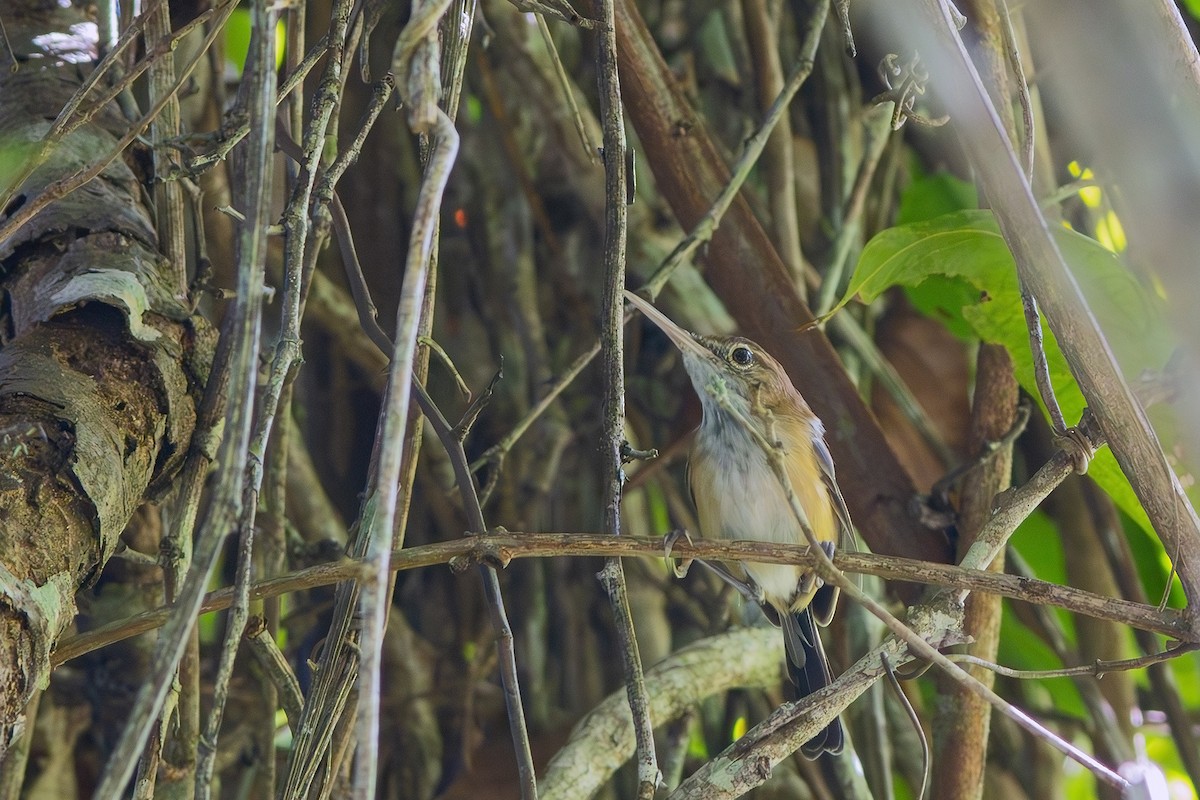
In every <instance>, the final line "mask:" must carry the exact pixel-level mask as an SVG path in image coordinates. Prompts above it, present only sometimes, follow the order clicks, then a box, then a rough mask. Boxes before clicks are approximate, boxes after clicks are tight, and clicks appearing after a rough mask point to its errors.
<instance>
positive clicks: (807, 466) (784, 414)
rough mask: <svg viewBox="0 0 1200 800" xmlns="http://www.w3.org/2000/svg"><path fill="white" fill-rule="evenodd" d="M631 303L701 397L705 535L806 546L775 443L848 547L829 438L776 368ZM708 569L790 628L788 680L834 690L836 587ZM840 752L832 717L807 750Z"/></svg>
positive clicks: (787, 468) (826, 539)
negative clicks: (673, 351)
mask: <svg viewBox="0 0 1200 800" xmlns="http://www.w3.org/2000/svg"><path fill="white" fill-rule="evenodd" d="M625 296H626V298H628V300H629V302H631V303H633V305H634V306H636V307H637V308H638V309H640V310H641V312H642V313H643V314H645V315H646V317H647V318H648V319H649V320H650V321H651V322H653V323H654V324H655V325H657V326H658V327H659V328H660V329H662V331H663V333H665V334H666V335H667V337H668V338H669V339H670V340H671V341H672V342H673V343H674V344H675V346H676V347H678V348H679V351H680V352H681V353H682V354H683V365H684V368H685V369H686V370H687V373H688V376H689V377H690V378H691V380H692V385H693V387H695V389H696V393H697V394H699V395H700V402H701V405H702V406H703V410H704V416H703V420H702V421H701V423H700V427H699V429H697V431H696V438H695V441H694V443H693V444H692V451H691V456H690V458H689V459H688V484H689V487H690V488H691V492H692V501H693V502H694V503H695V506H696V512H697V515H698V517H699V522H700V533H701V535H702V536H705V537H710V538H719V539H750V540H759V541H765V542H778V543H782V544H806V543H807V542H808V539H807V537H806V536H805V534H804V530H803V528H802V527H801V523H800V521H799V519H798V518H797V515H796V514H795V512H794V511H793V508H792V505H791V503H790V501H789V499H788V495H787V492H786V491H785V490H784V488H783V484H782V482H781V480H780V476H779V475H778V473H777V471H776V470H775V469H773V468H772V466H771V462H770V461H769V460H768V455H767V451H766V450H765V449H764V447H763V444H764V443H770V446H773V447H776V448H778V451H779V454H780V456H781V457H782V463H783V466H784V470H783V472H785V473H786V477H787V480H788V483H789V484H790V488H791V490H792V492H793V494H794V496H795V498H796V499H797V500H798V501H799V503H800V506H801V508H802V509H803V511H804V516H806V517H807V518H808V524H809V526H810V527H811V528H812V532H813V534H814V535H815V537H816V539H817V541H818V542H820V543H821V544H822V546H823V547H829V548H832V547H833V546H834V544H835V543H838V542H841V544H842V546H843V547H845V546H851V547H852V546H853V533H852V531H851V528H850V515H849V513H848V512H847V511H846V503H845V501H844V500H843V499H842V493H841V491H840V490H839V489H838V486H837V482H836V480H835V479H834V472H833V459H832V458H831V457H830V455H829V449H828V448H827V447H826V446H825V429H824V427H823V426H822V425H821V420H819V419H817V416H816V415H815V414H814V413H813V412H812V409H810V408H809V407H808V403H806V402H805V401H804V398H803V397H801V396H800V393H799V392H798V391H796V387H795V386H793V385H792V382H791V380H790V379H789V378H788V376H787V373H786V372H784V369H783V367H782V366H781V365H780V364H779V362H778V361H776V360H775V359H774V358H772V357H771V356H770V355H768V354H767V352H766V351H765V350H763V348H762V347H760V346H759V345H757V344H755V343H754V342H752V341H750V340H749V339H743V338H741V337H737V336H732V337H729V336H700V335H698V334H694V333H689V332H688V331H686V330H684V329H683V328H681V327H679V326H678V325H676V324H675V323H674V322H672V321H671V320H670V319H668V318H667V317H666V316H664V315H663V314H662V312H660V311H658V309H656V308H654V306H652V305H650V304H649V303H647V302H646V301H645V300H643V299H642V298H640V297H638V296H636V295H634V294H632V293H631V292H625ZM748 425H750V426H754V427H755V428H756V429H757V435H755V434H754V433H752V432H751V431H750V430H748V429H747V426H748ZM830 552H832V550H830ZM709 566H711V567H712V568H713V569H714V571H716V572H717V573H718V574H719V575H721V577H722V578H724V579H725V580H727V581H729V582H730V583H732V584H733V585H734V586H737V587H738V588H739V590H741V591H742V592H743V594H746V595H747V596H749V597H752V598H753V599H754V600H756V601H757V602H758V603H759V605H760V606H761V607H762V609H763V611H764V612H765V613H766V615H767V617H768V618H769V619H770V620H771V621H772V622H774V623H775V624H777V625H779V626H780V627H782V628H783V632H784V646H785V649H786V651H787V662H788V676H789V677H790V678H791V681H792V683H794V684H795V686H796V692H797V695H798V696H799V697H804V696H806V695H809V694H812V693H813V692H815V691H817V690H818V689H821V688H823V687H825V686H827V685H828V684H829V682H830V674H829V665H828V662H827V661H826V658H825V652H824V650H823V648H822V646H821V639H820V637H818V635H817V631H816V628H815V627H814V626H813V622H814V620H815V621H816V622H817V623H819V624H821V625H828V624H829V621H830V619H831V618H832V617H833V612H834V609H835V607H836V605H837V599H838V591H837V589H836V588H835V587H833V586H829V585H824V584H823V583H822V582H821V581H820V580H819V579H818V578H817V577H816V576H815V575H814V574H813V573H812V572H811V571H810V570H805V569H804V568H802V567H799V566H792V565H787V564H760V563H755V562H743V563H742V564H741V567H742V569H743V570H744V572H745V575H746V577H747V578H748V579H749V580H748V581H746V580H741V579H739V578H738V577H737V576H735V575H733V574H731V573H730V572H729V571H728V570H726V569H724V568H722V567H720V566H718V565H709ZM843 742H844V735H843V732H842V726H841V722H840V721H839V720H838V719H836V718H835V719H834V720H833V721H832V722H831V723H829V725H828V726H827V727H826V728H825V729H824V730H823V731H821V732H820V733H818V734H817V735H816V736H815V737H813V738H812V739H810V740H809V741H808V742H806V743H805V744H804V746H803V747H802V748H801V750H802V752H803V753H804V754H805V755H806V756H808V757H809V758H814V757H816V756H817V755H820V754H821V753H822V752H824V751H830V752H834V753H836V752H839V751H841V749H842V745H843Z"/></svg>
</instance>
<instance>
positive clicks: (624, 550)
mask: <svg viewBox="0 0 1200 800" xmlns="http://www.w3.org/2000/svg"><path fill="white" fill-rule="evenodd" d="M1067 461H1068V459H1067V458H1066V457H1065V456H1064V457H1063V463H1067ZM1065 470H1066V474H1069V472H1070V469H1069V464H1068V466H1067V467H1066V468H1065ZM1007 503H1014V504H1016V505H1019V506H1022V507H1024V506H1025V505H1026V504H1025V501H1024V500H1023V499H1014V498H1013V497H1012V496H1011V495H1009V496H1007V497H1006V501H1005V504H1007ZM1001 510H1002V511H1003V510H1004V506H1003V505H1002V506H1001ZM662 554H663V542H662V539H661V538H657V537H656V538H638V537H633V536H628V535H622V536H608V535H606V534H599V533H534V532H520V531H507V532H504V533H487V534H483V535H479V536H471V537H469V538H464V539H453V540H450V541H446V542H438V543H435V544H428V545H420V546H418V547H410V548H405V549H402V550H395V551H393V553H392V557H391V565H392V569H393V571H407V570H413V569H424V568H427V567H434V566H439V565H444V564H448V565H450V566H451V567H452V568H454V569H462V568H464V567H465V566H467V565H470V564H474V563H489V564H495V565H497V566H500V567H504V566H507V565H508V564H509V562H511V561H512V560H513V559H519V558H557V557H565V556H573V557H593V558H600V557H608V556H619V557H621V558H635V557H640V558H652V559H661V558H662ZM672 554H673V555H674V556H676V557H680V558H685V557H686V558H692V559H696V560H700V561H728V562H738V561H753V562H758V563H763V564H796V565H800V566H803V567H808V568H811V567H812V565H813V564H814V563H815V561H816V556H815V555H814V554H812V553H810V552H809V550H808V546H807V545H784V544H774V543H770V542H756V541H736V540H717V539H694V540H693V541H691V542H688V541H685V540H680V541H678V542H676V543H675V544H674V545H672ZM834 563H835V564H836V565H837V567H838V569H840V570H841V571H843V572H850V573H858V574H863V575H875V576H877V577H880V578H883V579H885V580H892V581H905V582H910V583H925V584H929V585H931V586H941V587H945V588H947V589H955V590H965V591H972V592H987V593H991V594H997V595H1000V596H1001V597H1009V598H1012V599H1014V600H1023V601H1025V602H1027V603H1034V604H1038V605H1047V606H1052V607H1055V608H1061V609H1064V610H1066V611H1071V612H1074V613H1076V614H1083V615H1086V616H1089V617H1094V618H1096V619H1105V620H1110V621H1112V622H1118V623H1120V624H1122V625H1128V626H1130V627H1132V628H1135V629H1137V630H1142V631H1148V632H1153V633H1160V634H1162V635H1164V636H1168V637H1171V638H1173V639H1178V640H1180V641H1194V640H1195V639H1194V637H1195V636H1196V634H1195V633H1193V632H1191V631H1189V630H1188V628H1187V625H1186V623H1185V621H1184V618H1183V615H1182V614H1181V613H1180V612H1179V611H1178V610H1175V609H1167V610H1166V611H1161V612H1160V611H1159V610H1158V608H1157V607H1155V606H1152V605H1150V604H1148V603H1144V602H1131V601H1129V600H1122V599H1120V598H1113V597H1104V596H1102V595H1098V594H1095V593H1093V592H1088V591H1085V590H1082V589H1076V588H1074V587H1071V586H1060V585H1057V584H1053V583H1047V582H1045V581H1039V580H1031V579H1027V578H1020V577H1018V576H1015V575H1005V574H1000V573H995V572H990V571H988V570H981V569H971V568H966V567H962V566H955V565H952V564H939V563H935V562H932V561H917V560H914V559H909V558H901V557H899V556H881V555H876V554H874V553H848V552H838V553H837V554H836V555H835V557H834ZM363 570H364V562H363V561H362V560H361V559H353V558H343V559H339V560H338V561H333V562H330V563H327V564H320V565H318V566H314V567H309V568H307V569H302V570H298V571H296V572H292V573H289V574H287V575H280V576H278V577H276V578H270V579H267V580H263V581H259V582H256V583H255V584H254V585H253V586H251V588H250V596H251V598H253V599H260V598H264V597H278V596H280V595H284V594H289V593H292V592H300V591H306V590H309V589H313V588H316V587H320V586H330V585H332V584H335V583H341V582H344V581H353V580H357V579H358V578H359V577H360V576H361V575H362V574H363ZM231 597H232V589H228V588H227V589H219V590H217V591H214V592H212V593H210V594H209V595H207V596H206V597H205V598H204V601H203V604H202V605H201V608H200V611H201V613H209V612H211V611H219V610H221V609H224V608H228V607H229V605H230V602H231ZM168 612H169V609H167V608H160V609H155V610H152V611H145V612H142V613H141V614H137V615H135V616H132V617H129V618H128V619H123V620H117V621H114V622H111V623H109V624H107V625H104V626H102V627H99V628H96V629H95V630H92V631H88V632H87V633H81V634H76V635H75V636H71V637H69V638H64V639H63V640H62V641H60V642H59V643H58V646H57V647H56V648H55V649H54V651H53V652H52V653H51V655H50V664H51V666H53V667H57V666H59V665H60V664H63V663H65V662H67V661H70V660H72V659H75V658H79V657H80V656H82V655H85V654H87V653H90V652H93V651H95V650H97V649H99V648H101V647H106V646H107V645H109V644H112V643H114V642H119V641H123V640H125V639H128V638H130V637H132V636H137V635H138V634H140V633H144V632H146V631H148V630H153V629H155V628H157V627H160V626H161V625H162V624H163V622H164V621H165V620H166V618H167V614H168Z"/></svg>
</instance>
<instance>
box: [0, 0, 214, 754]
mask: <svg viewBox="0 0 1200 800" xmlns="http://www.w3.org/2000/svg"><path fill="white" fill-rule="evenodd" d="M39 5H43V4H36V3H32V2H18V3H14V4H12V5H11V6H9V8H8V10H7V11H6V14H5V24H6V27H7V30H8V33H9V36H10V38H11V40H12V43H13V48H14V52H15V53H16V54H17V61H18V68H17V70H16V71H15V72H12V71H10V70H9V64H8V63H7V62H2V63H0V152H3V153H4V155H5V159H4V160H5V161H7V163H9V164H17V163H20V160H21V159H22V158H24V157H26V156H27V155H28V154H29V153H31V152H33V151H34V150H35V148H36V145H37V143H38V142H40V140H41V139H42V137H43V136H44V135H45V134H46V132H47V131H48V130H49V129H50V125H51V121H52V120H54V118H55V117H56V116H57V115H58V112H59V110H60V109H61V108H62V106H63V104H64V103H65V102H66V101H67V99H68V98H69V97H70V96H71V94H72V93H73V92H74V91H75V90H76V88H77V87H78V85H79V83H80V82H81V81H82V80H83V78H84V77H85V75H86V72H87V67H86V66H84V65H82V64H77V63H76V64H70V63H59V62H58V61H57V60H56V59H55V58H53V57H51V56H49V55H48V54H46V53H44V52H42V53H41V54H40V56H38V57H34V54H35V53H37V52H38V51H39V47H38V45H36V44H34V39H35V37H38V36H41V37H43V38H42V39H41V40H40V41H42V42H43V43H44V42H45V41H47V40H46V39H45V38H44V37H45V35H46V34H51V33H56V32H60V31H68V30H71V28H70V27H69V26H71V25H76V26H78V25H80V24H84V23H86V20H85V19H83V18H80V19H73V18H72V17H71V16H70V15H71V13H72V10H71V9H52V10H51V11H49V12H46V13H43V12H42V9H40V8H39V7H38V6H39ZM51 5H54V4H51ZM50 14H53V16H50ZM81 30H83V31H86V28H82V29H81V28H78V27H76V28H75V29H74V31H75V34H76V36H77V38H76V40H75V41H76V42H77V43H78V42H80V41H83V42H86V40H87V37H86V35H84V36H82V37H79V32H80V31H81ZM128 127H129V121H128V120H126V119H125V118H124V117H123V116H121V115H120V114H119V113H118V112H117V111H116V108H115V106H114V107H112V108H105V109H104V110H102V111H101V112H100V113H99V114H97V115H96V116H95V118H94V119H93V120H92V121H91V122H89V123H88V124H86V125H83V126H81V127H80V128H78V130H76V131H75V132H73V133H72V134H70V135H69V136H67V137H66V138H65V139H63V141H62V142H61V143H60V144H59V145H58V146H56V147H55V149H54V150H53V151H52V153H51V154H50V156H49V158H47V159H46V161H45V163H44V164H42V165H41V166H40V167H38V169H37V170H36V171H35V172H34V173H33V174H32V175H31V176H30V177H29V179H28V180H26V181H25V182H24V184H23V185H22V186H21V188H20V189H19V190H18V191H16V192H15V193H14V194H13V196H12V199H11V200H10V201H9V203H8V204H7V205H6V206H5V208H3V209H2V210H0V225H4V224H5V223H7V222H8V221H9V220H10V219H12V217H13V215H15V214H18V213H20V211H21V209H22V208H23V207H24V206H25V204H26V203H30V202H33V201H34V199H35V198H36V197H37V196H38V195H39V194H41V193H42V192H43V191H45V190H46V188H47V187H49V186H51V185H52V183H53V182H54V181H56V180H58V179H60V178H62V177H64V176H66V175H70V174H72V173H74V172H76V171H78V170H79V169H81V168H83V167H85V166H87V165H90V164H92V163H95V162H96V161H97V160H99V159H100V158H102V157H103V156H104V155H105V154H106V153H109V152H111V151H112V149H113V148H114V146H115V144H116V141H117V139H118V136H119V134H120V133H122V132H124V131H126V130H128ZM131 164H133V165H135V166H136V162H135V161H134V159H133V157H132V156H131V155H130V154H129V153H126V154H125V156H124V157H123V158H118V159H117V160H115V161H114V162H113V163H112V164H111V165H110V166H109V167H108V168H107V169H106V170H105V171H104V173H103V174H102V175H100V176H99V177H98V178H96V179H95V180H93V181H91V182H90V183H88V184H86V185H85V186H83V187H82V188H80V189H78V190H76V191H74V192H71V193H69V194H67V195H66V196H64V197H62V198H60V199H58V200H56V201H55V202H54V203H52V204H50V205H49V206H47V207H46V208H45V209H44V210H42V211H41V212H40V213H38V214H37V216H35V217H34V218H33V219H32V220H31V221H30V222H29V223H27V224H25V225H24V226H22V227H21V228H19V229H18V230H17V231H16V232H15V233H13V234H12V235H10V236H8V237H7V238H5V239H3V240H0V293H2V294H3V297H4V298H5V303H4V306H3V318H2V319H0V323H2V328H0V334H2V338H0V752H2V749H3V747H4V745H6V744H7V742H8V741H10V739H11V737H12V735H13V734H14V733H15V731H16V730H17V726H18V725H19V724H20V722H21V718H22V714H23V711H24V708H25V704H26V703H27V701H28V700H29V698H30V696H31V694H32V693H33V691H34V690H35V689H36V688H38V687H39V686H41V685H43V684H44V683H45V681H46V679H47V678H48V675H49V661H48V656H49V652H50V648H51V647H52V646H53V643H54V640H55V639H56V637H57V636H58V635H59V634H60V633H62V631H63V630H64V628H65V627H66V626H67V625H68V624H69V623H70V621H71V619H72V617H73V615H74V613H75V604H74V595H75V592H76V591H77V590H78V589H79V588H80V587H81V586H83V585H85V584H87V583H88V582H89V581H91V580H92V579H94V578H95V576H97V575H98V574H99V572H100V570H101V569H102V568H103V566H104V562H105V561H106V560H107V558H108V557H109V556H110V555H111V554H112V553H113V551H114V550H115V548H116V546H117V543H118V537H119V536H120V534H121V531H122V530H123V529H124V527H125V525H126V524H127V522H128V521H129V519H130V517H131V516H132V514H133V512H134V511H135V510H136V509H137V507H138V506H139V505H140V504H141V503H142V502H143V500H144V499H146V498H147V497H148V496H153V495H154V494H155V493H157V492H159V491H161V489H162V488H163V487H164V486H165V485H166V484H167V482H168V481H169V479H170V478H171V476H172V475H173V474H174V473H175V472H176V471H177V470H178V468H179V466H180V464H181V463H182V460H183V457H184V455H185V453H186V450H187V445H188V441H189V439H190V437H191V433H192V427H193V425H194V421H195V396H196V389H197V386H198V385H199V383H200V381H202V380H203V378H204V375H203V372H204V367H203V366H202V365H203V363H204V362H205V359H204V358H203V356H198V355H197V352H198V351H203V350H204V348H203V347H200V348H197V341H198V340H200V341H204V340H206V339H207V332H206V329H205V328H204V327H203V324H202V323H201V322H199V321H198V320H196V319H194V318H193V315H192V314H191V312H190V311H189V309H188V308H187V307H186V306H185V305H184V304H183V299H182V298H178V297H175V296H173V295H172V293H171V291H170V290H169V289H168V287H169V282H168V279H167V272H166V266H167V265H166V263H165V261H164V259H162V257H161V256H159V254H158V252H157V237H156V234H155V230H154V224H153V221H152V212H151V211H150V210H149V207H148V205H147V202H148V195H147V192H146V189H145V186H144V181H145V178H146V176H144V175H138V174H136V173H135V171H134V169H132V168H131ZM11 176H12V173H11V172H8V171H6V172H4V173H0V189H3V188H4V187H5V186H6V185H7V183H8V182H9V181H11V179H12V178H11ZM198 365H201V366H198Z"/></svg>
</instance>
